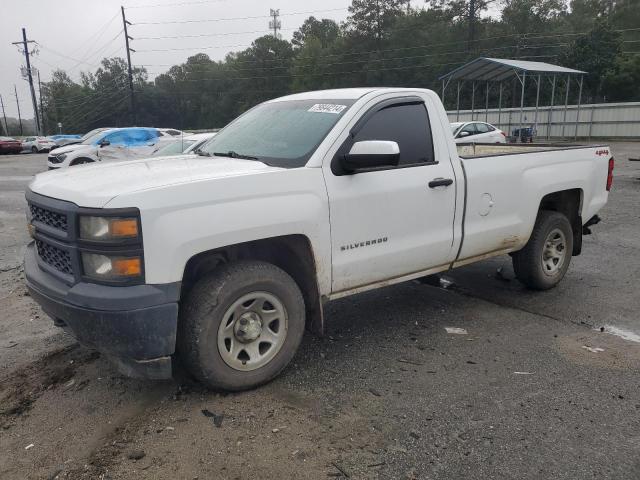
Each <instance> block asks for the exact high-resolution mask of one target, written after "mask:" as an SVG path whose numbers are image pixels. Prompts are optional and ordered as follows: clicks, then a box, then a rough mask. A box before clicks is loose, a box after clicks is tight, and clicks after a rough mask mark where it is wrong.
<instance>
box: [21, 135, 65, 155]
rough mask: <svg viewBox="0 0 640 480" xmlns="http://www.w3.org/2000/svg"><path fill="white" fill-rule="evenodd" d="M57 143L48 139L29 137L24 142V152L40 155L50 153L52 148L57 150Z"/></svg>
mask: <svg viewBox="0 0 640 480" xmlns="http://www.w3.org/2000/svg"><path fill="white" fill-rule="evenodd" d="M56 146H57V145H56V142H54V141H53V140H51V139H50V138H47V137H27V138H25V139H24V140H22V151H23V152H31V153H39V152H49V151H51V149H52V148H55V147H56Z"/></svg>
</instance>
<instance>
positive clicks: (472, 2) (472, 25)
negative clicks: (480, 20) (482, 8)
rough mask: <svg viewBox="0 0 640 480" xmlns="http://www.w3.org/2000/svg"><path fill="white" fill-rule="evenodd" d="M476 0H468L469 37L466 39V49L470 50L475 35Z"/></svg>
mask: <svg viewBox="0 0 640 480" xmlns="http://www.w3.org/2000/svg"><path fill="white" fill-rule="evenodd" d="M476 1H477V0H469V38H468V40H467V51H468V52H471V49H472V48H473V41H474V40H475V36H476V11H477V9H478V6H477V4H476Z"/></svg>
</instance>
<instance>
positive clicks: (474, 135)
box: [451, 122, 507, 143]
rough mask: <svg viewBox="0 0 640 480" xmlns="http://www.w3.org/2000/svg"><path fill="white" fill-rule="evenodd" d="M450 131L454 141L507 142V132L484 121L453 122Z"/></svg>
mask: <svg viewBox="0 0 640 480" xmlns="http://www.w3.org/2000/svg"><path fill="white" fill-rule="evenodd" d="M451 132H452V133H453V138H454V139H455V142H456V143H507V134H506V133H504V132H503V131H502V130H500V129H498V128H496V127H494V126H493V125H491V124H490V123H485V122H454V123H452V124H451Z"/></svg>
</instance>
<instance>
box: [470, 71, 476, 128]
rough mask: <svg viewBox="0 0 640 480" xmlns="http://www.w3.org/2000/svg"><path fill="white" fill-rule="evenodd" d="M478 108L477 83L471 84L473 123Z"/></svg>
mask: <svg viewBox="0 0 640 480" xmlns="http://www.w3.org/2000/svg"><path fill="white" fill-rule="evenodd" d="M475 108H476V81H475V80H474V81H473V82H472V83H471V121H472V122H473V116H474V114H475Z"/></svg>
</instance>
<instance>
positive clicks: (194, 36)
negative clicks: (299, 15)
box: [136, 28, 297, 40]
mask: <svg viewBox="0 0 640 480" xmlns="http://www.w3.org/2000/svg"><path fill="white" fill-rule="evenodd" d="M280 30H281V31H292V30H297V28H281V29H280ZM251 33H271V30H248V31H244V32H225V33H199V34H191V35H162V36H158V37H136V40H176V39H179V38H202V37H226V36H229V35H246V34H251Z"/></svg>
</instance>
